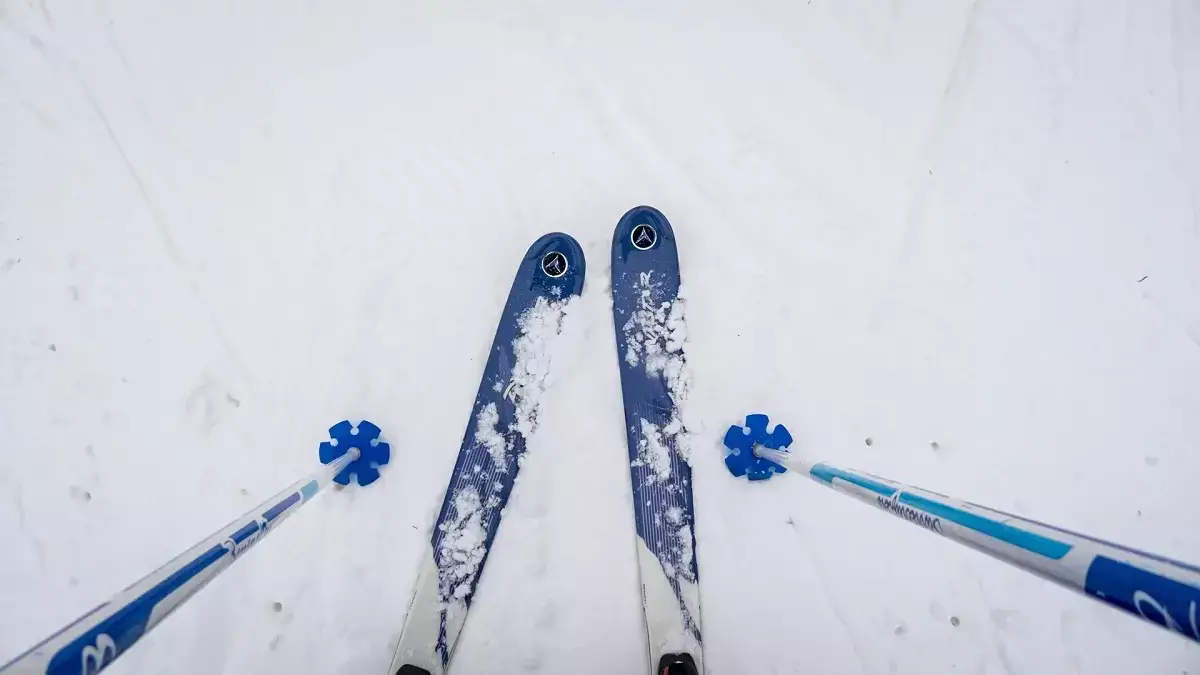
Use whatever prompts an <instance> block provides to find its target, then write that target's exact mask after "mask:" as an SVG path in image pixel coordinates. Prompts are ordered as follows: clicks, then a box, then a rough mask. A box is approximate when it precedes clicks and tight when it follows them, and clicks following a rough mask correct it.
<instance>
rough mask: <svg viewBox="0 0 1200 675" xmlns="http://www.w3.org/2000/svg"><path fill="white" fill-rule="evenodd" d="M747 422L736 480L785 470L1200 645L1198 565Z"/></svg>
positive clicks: (738, 442) (739, 439)
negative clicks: (809, 456) (812, 454)
mask: <svg viewBox="0 0 1200 675" xmlns="http://www.w3.org/2000/svg"><path fill="white" fill-rule="evenodd" d="M752 417H756V416H754V415H752V416H749V417H747V418H746V421H747V428H746V430H742V428H741V427H737V426H735V427H732V428H731V429H730V431H729V434H727V435H726V443H725V444H726V446H727V447H729V448H730V449H731V450H732V451H733V453H732V455H731V457H732V461H731V460H730V458H727V459H726V464H727V465H728V466H729V468H730V470H731V471H733V472H734V474H735V475H748V476H749V477H750V478H751V479H752V480H755V479H758V480H761V479H764V478H769V477H770V474H773V473H778V472H780V471H782V469H780V468H779V467H776V466H770V464H771V463H774V464H778V465H780V466H783V467H787V468H789V469H792V470H794V471H797V472H799V473H802V474H805V475H807V476H808V477H809V478H811V479H813V480H814V481H816V482H818V483H820V484H822V485H825V486H826V487H831V488H833V489H834V490H837V491H838V492H841V493H842V494H846V495H850V496H851V497H855V498H857V499H858V500H859V501H863V502H866V503H868V504H871V505H873V506H875V507H877V508H880V509H882V510H884V511H887V512H888V513H890V514H892V515H894V516H896V517H898V518H901V519H903V520H907V521H908V522H910V523H914V524H916V525H919V526H921V527H923V528H925V529H927V530H930V531H932V532H936V533H937V534H940V535H942V536H943V537H946V538H947V539H952V540H954V541H957V542H958V543H960V544H965V545H967V546H970V547H971V548H973V549H976V550H978V551H982V552H984V553H987V554H988V555H991V556H993V557H996V558H999V559H1001V560H1003V561H1005V562H1008V563H1011V564H1013V565H1016V566H1017V567H1020V568H1021V569H1024V570H1026V571H1028V572H1032V573H1033V574H1036V575H1038V576H1040V577H1043V578H1045V579H1049V580H1050V581H1053V582H1055V583H1058V584H1060V585H1062V586H1065V587H1067V588H1070V589H1073V590H1076V591H1079V592H1081V593H1083V594H1085V595H1087V596H1088V597H1091V598H1093V599H1096V600H1099V601H1101V602H1104V603H1107V604H1109V605H1112V606H1113V607H1116V608H1118V609H1121V610H1123V611H1125V612H1128V613H1129V614H1132V615H1133V616H1136V617H1138V618H1141V619H1144V620H1146V621H1149V622H1151V623H1154V624H1157V625H1158V626H1161V627H1163V628H1166V629H1168V630H1171V631H1173V632H1175V633H1178V634H1180V635H1183V636H1184V637H1187V638H1189V639H1191V640H1194V641H1197V642H1200V568H1197V567H1196V566H1194V565H1189V564H1187V563H1183V562H1179V561H1177V560H1172V559H1170V558H1167V557H1164V556H1160V555H1155V554H1153V553H1147V552H1145V551H1139V550H1137V549H1133V548H1130V547H1128V546H1122V545H1120V544H1115V543H1112V542H1109V541H1104V540H1103V539H1097V538H1095V537H1091V536H1088V535H1085V534H1080V533H1078V532H1072V531H1070V530H1065V529H1063V528H1061V527H1055V526H1053V525H1048V524H1046V523H1041V522H1038V521H1036V520H1030V519H1028V518H1022V517H1020V516H1016V515H1013V514H1011V513H1005V512H1004V511H999V510H997V509H992V508H988V507H986V506H980V505H978V504H973V503H971V502H966V501H962V500H958V499H954V498H952V497H947V496H945V495H942V494H938V493H936V492H930V491H928V490H923V489H921V488H917V487H913V486H911V485H904V484H901V483H897V482H894V481H891V480H888V479H886V478H880V477H879V476H874V475H871V474H869V473H864V472H862V471H852V470H847V469H839V468H837V467H834V466H831V465H829V464H825V463H819V462H810V461H806V460H804V459H803V458H801V457H798V456H796V454H794V453H791V452H787V451H785V450H784V449H783V448H786V447H787V446H788V445H790V443H791V440H792V439H791V435H790V434H788V432H787V430H786V429H784V428H783V425H777V426H776V429H775V431H773V432H771V433H770V434H767V433H766V425H767V422H766V416H765V415H763V416H761V421H760V420H752V419H751V418H752ZM735 430H738V431H737V432H736V433H735ZM780 430H782V432H780ZM784 441H786V442H784ZM735 446H743V447H744V448H745V449H746V450H750V451H751V452H752V454H751V453H745V454H744V455H741V453H742V450H741V448H739V447H735ZM739 455H741V456H742V457H745V459H744V460H743V459H739ZM751 456H752V459H751ZM747 460H748V461H747ZM743 467H745V468H743Z"/></svg>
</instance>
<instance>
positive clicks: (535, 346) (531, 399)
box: [506, 286, 570, 437]
mask: <svg viewBox="0 0 1200 675" xmlns="http://www.w3.org/2000/svg"><path fill="white" fill-rule="evenodd" d="M554 288H558V287H557V286H555V287H554ZM560 293H561V291H560ZM569 302H570V301H569V300H547V299H546V298H545V297H539V298H538V299H537V301H536V302H535V303H534V305H533V307H530V308H529V309H527V310H525V312H523V313H522V314H521V318H520V319H518V321H517V324H518V325H519V326H520V330H521V334H520V337H519V338H517V339H516V340H515V341H514V342H513V354H515V355H516V358H517V362H516V365H514V366H513V370H512V376H511V378H510V379H509V385H508V391H507V392H506V396H507V397H508V398H509V400H511V401H512V402H513V403H514V404H515V405H516V408H517V424H516V430H517V431H518V432H519V433H520V434H521V435H522V436H525V437H528V436H529V435H530V434H532V433H533V431H534V429H535V428H536V427H537V416H538V409H539V407H540V404H541V400H542V395H543V394H544V393H545V392H546V384H547V380H548V379H549V377H550V350H549V349H547V348H546V345H547V341H548V340H549V339H550V338H552V337H554V336H557V335H558V334H559V333H561V332H562V323H563V317H564V316H565V314H566V310H567V304H568V303H569Z"/></svg>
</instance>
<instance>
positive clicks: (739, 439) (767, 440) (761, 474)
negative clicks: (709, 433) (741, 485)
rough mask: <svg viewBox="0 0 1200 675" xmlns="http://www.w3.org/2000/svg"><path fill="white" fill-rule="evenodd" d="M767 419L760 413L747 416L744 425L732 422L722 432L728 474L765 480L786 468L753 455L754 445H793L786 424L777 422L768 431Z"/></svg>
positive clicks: (775, 447) (769, 446) (782, 446)
mask: <svg viewBox="0 0 1200 675" xmlns="http://www.w3.org/2000/svg"><path fill="white" fill-rule="evenodd" d="M769 422H770V420H769V419H768V418H767V416H766V415H763V414H761V413H751V414H749V415H746V426H744V427H743V426H738V425H736V424H735V425H733V426H731V427H729V431H726V432H725V447H726V448H728V449H729V454H727V455H725V467H726V468H728V469H729V473H731V474H733V475H734V476H736V477H738V478H741V477H742V476H746V477H747V478H748V479H750V480H767V479H769V478H770V477H771V476H774V475H775V474H777V473H783V472H784V471H787V469H785V468H784V467H782V466H780V465H778V464H776V463H775V462H772V461H771V460H769V459H763V458H762V457H759V456H758V455H755V454H754V446H756V445H761V446H762V447H764V448H770V449H772V450H786V449H787V447H788V446H789V445H791V444H792V434H791V433H789V432H788V430H787V427H785V426H783V425H782V424H776V425H775V430H774V431H772V432H771V433H767V426H769Z"/></svg>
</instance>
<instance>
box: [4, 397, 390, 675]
mask: <svg viewBox="0 0 1200 675" xmlns="http://www.w3.org/2000/svg"><path fill="white" fill-rule="evenodd" d="M329 433H330V437H331V439H332V440H330V441H326V442H324V443H322V444H321V446H320V450H319V455H320V458H321V461H322V462H323V463H324V466H323V467H322V468H321V469H319V470H317V471H315V472H313V473H312V474H311V475H310V476H307V477H305V478H302V479H300V480H298V481H296V482H295V483H293V484H292V485H290V486H288V487H287V488H285V489H284V490H283V491H281V492H279V493H278V494H276V495H275V496H274V497H271V498H270V499H268V500H266V501H265V502H263V503H262V504H259V505H258V506H256V507H254V508H253V509H251V510H250V512H249V513H247V514H245V515H244V516H242V517H241V518H238V519H237V520H234V521H233V522H231V523H229V524H228V525H226V526H225V527H223V528H221V529H220V530H218V531H217V532H216V533H214V534H213V535H212V536H210V537H208V538H207V539H205V540H204V541H202V542H200V543H199V544H196V545H195V546H193V547H192V548H190V549H188V550H187V551H185V552H184V553H182V554H180V555H179V556H178V557H176V558H175V559H174V560H172V561H171V562H169V563H167V564H165V565H163V566H162V567H160V568H158V569H157V570H155V571H154V572H151V573H150V574H148V575H147V576H145V577H144V578H142V579H141V580H140V581H138V582H137V583H135V584H133V585H132V586H130V587H129V588H126V589H125V590H123V591H121V592H120V593H118V594H117V595H116V596H115V597H113V598H112V599H111V600H109V601H108V602H106V603H104V604H102V605H100V606H99V607H96V608H95V609H93V610H92V611H90V612H88V613H87V614H84V615H83V616H82V617H80V618H79V619H77V620H76V621H75V622H74V623H72V624H70V625H68V626H67V627H65V628H63V629H62V630H59V631H58V632H57V633H55V634H53V635H51V636H50V637H48V638H46V639H45V640H43V641H42V642H40V643H38V644H37V645H34V646H33V647H32V648H30V649H29V650H27V651H26V652H25V653H23V654H21V655H20V656H18V657H16V658H15V659H13V660H12V661H10V662H9V663H7V664H5V665H4V666H2V667H0V675H17V674H18V673H20V674H21V675H24V674H26V673H29V674H33V673H38V674H39V675H40V674H42V673H50V674H52V675H67V674H68V673H70V674H71V675H77V674H78V673H84V674H85V675H89V674H91V673H97V672H99V671H100V670H103V669H104V668H105V667H107V666H108V665H109V664H110V663H112V662H113V660H115V659H116V658H117V657H118V656H120V655H121V654H123V653H125V650H127V649H129V648H130V647H132V646H133V644H134V643H135V642H137V641H138V640H139V639H141V638H142V637H143V636H144V635H145V634H146V633H148V632H150V629H151V628H154V626H156V625H158V623H159V622H160V621H162V620H163V619H165V618H166V617H167V615H169V614H170V613H171V612H173V611H175V610H176V609H177V608H178V607H179V606H180V605H182V604H183V603H184V601H186V600H187V599H188V598H190V597H192V595H194V594H195V593H196V591H198V590H200V589H201V588H203V587H204V585H205V584H207V583H208V582H209V581H212V580H213V578H214V577H216V576H217V575H218V574H220V573H221V572H222V571H223V570H225V569H226V568H228V567H229V566H230V565H232V564H233V562H234V561H235V560H237V559H238V558H239V557H240V556H241V555H242V554H243V553H245V552H246V551H247V550H249V549H250V547H251V546H253V545H254V544H255V543H256V542H258V541H260V540H261V539H262V538H263V537H264V536H266V535H267V533H268V532H270V531H271V530H273V529H275V528H276V527H278V526H279V524H280V523H282V522H283V521H284V520H285V519H287V517H288V516H290V515H292V514H293V513H295V512H296V511H297V510H298V509H299V508H300V507H301V506H302V505H304V504H305V503H307V502H308V501H309V500H310V499H312V498H313V497H314V496H316V495H317V493H318V492H320V491H321V490H322V489H324V488H325V487H327V486H328V485H329V484H330V483H331V482H337V483H339V484H341V485H346V484H348V483H349V482H350V480H351V478H352V477H353V478H357V480H358V483H359V485H369V484H371V483H373V482H374V481H375V479H376V478H378V477H379V472H378V470H377V469H378V467H380V466H383V465H384V464H387V462H388V459H389V457H390V454H391V453H390V448H389V447H388V444H387V443H385V442H383V440H382V439H381V438H379V433H380V432H379V427H376V426H375V425H374V424H371V423H370V422H360V423H359V424H358V426H357V427H355V426H354V425H352V424H350V422H349V421H344V422H339V423H338V424H335V425H334V426H333V427H332V428H330V430H329Z"/></svg>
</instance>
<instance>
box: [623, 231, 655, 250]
mask: <svg viewBox="0 0 1200 675" xmlns="http://www.w3.org/2000/svg"><path fill="white" fill-rule="evenodd" d="M629 239H630V240H631V241H633V247H634V248H636V249H637V250H639V251H645V250H646V249H649V248H651V247H653V246H654V243H655V242H657V241H658V233H657V232H655V231H654V228H653V227H650V226H649V225H638V226H637V227H634V228H633V232H631V233H630V234H629Z"/></svg>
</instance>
